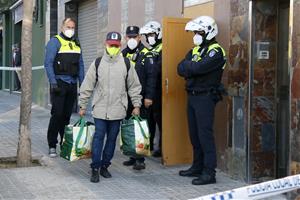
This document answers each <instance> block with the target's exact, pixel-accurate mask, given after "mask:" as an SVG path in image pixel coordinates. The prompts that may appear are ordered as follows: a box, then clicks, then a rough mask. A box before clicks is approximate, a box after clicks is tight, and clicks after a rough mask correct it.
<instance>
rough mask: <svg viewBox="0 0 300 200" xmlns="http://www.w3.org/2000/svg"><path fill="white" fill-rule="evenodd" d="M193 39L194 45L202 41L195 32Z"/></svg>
mask: <svg viewBox="0 0 300 200" xmlns="http://www.w3.org/2000/svg"><path fill="white" fill-rule="evenodd" d="M193 40H194V44H195V45H197V46H198V45H201V44H202V42H203V37H202V36H201V35H199V34H196V35H195V36H194V37H193Z"/></svg>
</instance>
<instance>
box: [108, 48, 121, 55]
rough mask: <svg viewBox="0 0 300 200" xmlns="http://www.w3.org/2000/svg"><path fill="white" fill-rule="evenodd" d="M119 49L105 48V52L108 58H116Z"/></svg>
mask: <svg viewBox="0 0 300 200" xmlns="http://www.w3.org/2000/svg"><path fill="white" fill-rule="evenodd" d="M120 50H121V48H120V47H110V46H106V51H107V53H108V54H109V55H110V56H116V55H118V54H119V52H120Z"/></svg>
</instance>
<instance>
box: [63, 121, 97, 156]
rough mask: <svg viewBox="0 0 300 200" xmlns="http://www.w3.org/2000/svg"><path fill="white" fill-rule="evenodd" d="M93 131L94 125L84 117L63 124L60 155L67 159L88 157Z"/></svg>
mask: <svg viewBox="0 0 300 200" xmlns="http://www.w3.org/2000/svg"><path fill="white" fill-rule="evenodd" d="M94 133H95V125H94V124H93V123H91V122H87V121H86V120H85V119H84V118H80V119H79V120H78V121H77V122H76V123H75V124H74V125H67V126H65V132H64V138H63V143H62V146H61V151H60V156H61V157H62V158H65V159H67V160H69V161H75V160H79V159H83V158H90V157H91V149H92V141H93V135H94Z"/></svg>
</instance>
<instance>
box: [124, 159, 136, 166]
mask: <svg viewBox="0 0 300 200" xmlns="http://www.w3.org/2000/svg"><path fill="white" fill-rule="evenodd" d="M135 161H136V160H135V159H134V158H130V159H129V160H127V161H124V162H123V165H125V166H132V165H134V164H135Z"/></svg>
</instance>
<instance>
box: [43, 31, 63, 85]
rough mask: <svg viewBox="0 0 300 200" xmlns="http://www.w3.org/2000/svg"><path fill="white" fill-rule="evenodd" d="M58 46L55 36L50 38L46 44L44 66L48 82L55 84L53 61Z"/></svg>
mask: <svg viewBox="0 0 300 200" xmlns="http://www.w3.org/2000/svg"><path fill="white" fill-rule="evenodd" d="M59 48H60V43H59V41H58V39H57V38H54V37H53V38H51V39H50V41H49V42H48V44H47V46H46V53H45V61H44V66H45V70H46V73H47V76H48V79H49V82H50V84H52V85H56V84H57V82H56V79H55V74H54V61H55V57H56V55H57V52H58V50H59Z"/></svg>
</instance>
